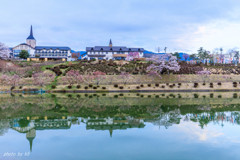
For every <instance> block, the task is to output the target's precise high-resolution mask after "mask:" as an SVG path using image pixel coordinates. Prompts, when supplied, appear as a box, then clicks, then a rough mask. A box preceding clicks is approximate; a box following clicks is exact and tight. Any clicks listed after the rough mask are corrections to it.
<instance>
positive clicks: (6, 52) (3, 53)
mask: <svg viewBox="0 0 240 160" xmlns="http://www.w3.org/2000/svg"><path fill="white" fill-rule="evenodd" d="M9 57H10V49H9V48H8V47H7V46H6V45H5V44H3V43H1V42H0V59H8V58H9Z"/></svg>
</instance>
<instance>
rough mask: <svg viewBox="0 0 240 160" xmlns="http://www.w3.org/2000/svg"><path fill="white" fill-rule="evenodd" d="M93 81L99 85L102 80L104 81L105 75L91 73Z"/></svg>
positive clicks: (97, 72) (102, 73)
mask: <svg viewBox="0 0 240 160" xmlns="http://www.w3.org/2000/svg"><path fill="white" fill-rule="evenodd" d="M93 79H94V80H95V82H96V84H97V85H99V83H100V82H101V81H102V80H103V79H106V73H104V72H100V71H96V72H93Z"/></svg>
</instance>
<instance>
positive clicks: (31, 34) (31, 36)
mask: <svg viewBox="0 0 240 160" xmlns="http://www.w3.org/2000/svg"><path fill="white" fill-rule="evenodd" d="M27 39H35V38H34V37H33V30H32V25H31V29H30V35H29V36H28V38H27Z"/></svg>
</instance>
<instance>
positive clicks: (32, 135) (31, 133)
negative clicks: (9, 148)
mask: <svg viewBox="0 0 240 160" xmlns="http://www.w3.org/2000/svg"><path fill="white" fill-rule="evenodd" d="M35 137H36V130H35V129H32V130H30V131H29V132H27V135H26V138H27V139H28V141H29V144H30V151H31V152H32V146H33V140H34V138H35Z"/></svg>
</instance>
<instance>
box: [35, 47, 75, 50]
mask: <svg viewBox="0 0 240 160" xmlns="http://www.w3.org/2000/svg"><path fill="white" fill-rule="evenodd" d="M35 49H36V50H42V49H46V50H48V49H52V50H71V48H69V47H65V46H36V47H35Z"/></svg>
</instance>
